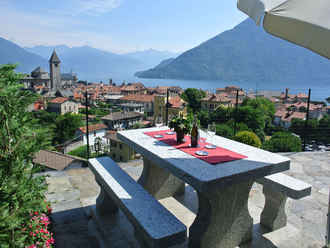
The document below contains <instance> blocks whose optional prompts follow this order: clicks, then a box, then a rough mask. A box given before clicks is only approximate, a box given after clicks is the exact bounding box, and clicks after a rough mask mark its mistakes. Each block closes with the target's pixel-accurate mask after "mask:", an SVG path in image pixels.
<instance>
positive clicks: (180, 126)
mask: <svg viewBox="0 0 330 248" xmlns="http://www.w3.org/2000/svg"><path fill="white" fill-rule="evenodd" d="M169 127H170V128H173V129H174V131H175V132H176V141H177V143H178V144H180V143H182V142H183V139H184V135H185V134H188V133H190V130H191V120H190V118H189V117H188V118H187V117H184V116H183V115H182V114H180V115H178V116H176V117H174V118H172V119H171V121H170V123H169Z"/></svg>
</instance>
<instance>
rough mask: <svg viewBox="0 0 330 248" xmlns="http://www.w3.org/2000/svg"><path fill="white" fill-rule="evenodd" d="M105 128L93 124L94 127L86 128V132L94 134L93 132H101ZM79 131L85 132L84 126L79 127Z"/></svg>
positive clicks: (101, 125)
mask: <svg viewBox="0 0 330 248" xmlns="http://www.w3.org/2000/svg"><path fill="white" fill-rule="evenodd" d="M106 128H107V126H106V125H104V124H103V123H100V124H95V125H90V126H88V131H89V132H94V131H97V130H102V129H106ZM79 130H80V131H81V132H83V133H86V132H87V128H86V126H85V127H80V128H79Z"/></svg>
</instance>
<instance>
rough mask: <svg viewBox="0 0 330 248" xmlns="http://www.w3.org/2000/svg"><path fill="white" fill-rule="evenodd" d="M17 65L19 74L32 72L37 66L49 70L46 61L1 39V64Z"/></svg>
mask: <svg viewBox="0 0 330 248" xmlns="http://www.w3.org/2000/svg"><path fill="white" fill-rule="evenodd" d="M16 63H18V67H17V71H19V72H31V71H32V70H33V69H35V68H36V67H37V66H41V67H43V68H46V69H48V62H47V60H46V59H44V58H42V57H41V56H39V55H37V54H34V53H31V52H29V51H26V50H25V49H23V48H21V47H20V46H18V45H16V44H15V43H13V42H11V41H8V40H6V39H3V38H1V37H0V64H16Z"/></svg>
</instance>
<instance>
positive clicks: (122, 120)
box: [102, 112, 143, 130]
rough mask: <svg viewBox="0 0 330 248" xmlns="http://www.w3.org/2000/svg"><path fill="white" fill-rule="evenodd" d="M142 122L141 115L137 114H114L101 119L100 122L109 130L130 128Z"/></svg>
mask: <svg viewBox="0 0 330 248" xmlns="http://www.w3.org/2000/svg"><path fill="white" fill-rule="evenodd" d="M142 120H143V114H141V113H137V112H114V113H111V114H109V115H106V116H104V117H102V121H103V122H104V124H105V125H107V127H108V129H110V130H123V129H128V128H131V127H132V126H133V125H134V124H136V123H138V122H141V121H142Z"/></svg>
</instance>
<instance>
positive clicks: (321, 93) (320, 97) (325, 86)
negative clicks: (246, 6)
mask: <svg viewBox="0 0 330 248" xmlns="http://www.w3.org/2000/svg"><path fill="white" fill-rule="evenodd" d="M113 80H114V82H115V83H117V84H121V83H122V82H123V81H125V82H127V83H129V82H141V83H143V84H144V85H145V86H147V87H154V86H157V85H159V86H180V87H181V88H183V89H186V88H198V89H199V88H200V89H204V90H211V91H215V89H216V88H223V87H225V86H228V85H235V86H239V87H241V88H243V89H244V90H245V91H248V92H255V91H256V90H257V91H262V90H272V91H280V92H285V88H289V93H290V94H297V93H300V92H301V93H306V95H308V89H309V88H311V89H312V91H311V99H312V100H316V101H325V98H327V97H329V96H330V82H328V83H324V82H322V83H317V82H313V83H304V82H302V83H300V84H299V85H297V84H290V83H285V82H282V83H281V82H280V83H276V84H274V83H265V82H225V81H211V80H182V79H145V78H137V77H127V78H124V79H123V78H117V79H116V78H114V79H113Z"/></svg>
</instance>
